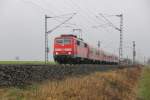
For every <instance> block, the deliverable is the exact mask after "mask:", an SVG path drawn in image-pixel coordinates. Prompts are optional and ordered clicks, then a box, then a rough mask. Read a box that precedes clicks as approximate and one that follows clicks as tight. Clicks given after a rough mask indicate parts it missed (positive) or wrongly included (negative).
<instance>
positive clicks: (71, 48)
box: [53, 34, 119, 65]
mask: <svg viewBox="0 0 150 100" xmlns="http://www.w3.org/2000/svg"><path fill="white" fill-rule="evenodd" d="M53 56H54V60H55V61H56V62H58V63H60V64H110V65H115V64H116V65H117V64H118V63H119V58H118V56H116V55H115V54H110V53H107V52H105V51H103V50H100V49H98V48H94V47H93V46H91V45H89V44H88V43H86V42H84V41H83V39H80V38H78V37H77V36H75V35H72V34H63V35H61V36H59V37H56V38H55V39H54V51H53Z"/></svg>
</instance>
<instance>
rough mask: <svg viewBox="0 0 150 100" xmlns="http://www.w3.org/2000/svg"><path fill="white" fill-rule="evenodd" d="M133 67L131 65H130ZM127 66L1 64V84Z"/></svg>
mask: <svg viewBox="0 0 150 100" xmlns="http://www.w3.org/2000/svg"><path fill="white" fill-rule="evenodd" d="M128 67H131V66H128ZM118 68H126V66H122V67H120V66H118V65H41V64H40V65H36V64H25V65H23V64H21V65H18V64H17V65H8V64H6V65H5V64H2V65H0V86H22V85H30V84H32V83H33V82H42V81H45V80H62V79H64V78H65V77H66V76H78V75H86V74H90V73H93V72H95V71H109V70H116V69H118Z"/></svg>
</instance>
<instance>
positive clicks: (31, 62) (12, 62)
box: [0, 61, 56, 65]
mask: <svg viewBox="0 0 150 100" xmlns="http://www.w3.org/2000/svg"><path fill="white" fill-rule="evenodd" d="M1 64H12V65H13V64H34V65H39V64H41V65H43V64H45V62H44V61H0V65H1ZM47 64H56V63H55V62H48V63H47Z"/></svg>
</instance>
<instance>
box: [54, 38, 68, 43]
mask: <svg viewBox="0 0 150 100" xmlns="http://www.w3.org/2000/svg"><path fill="white" fill-rule="evenodd" d="M56 43H57V44H71V39H67V38H64V39H56Z"/></svg>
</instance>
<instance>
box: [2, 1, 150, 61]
mask: <svg viewBox="0 0 150 100" xmlns="http://www.w3.org/2000/svg"><path fill="white" fill-rule="evenodd" d="M73 12H77V13H78V14H77V15H76V16H75V17H74V18H73V19H72V20H71V21H70V22H69V23H74V24H77V26H74V28H82V30H83V38H84V40H85V41H87V42H88V43H90V44H92V45H94V46H96V44H97V41H98V40H101V41H102V48H103V49H104V50H106V51H108V52H112V53H116V54H117V53H118V46H119V32H118V31H116V30H114V29H113V28H111V27H105V28H98V29H94V28H92V26H95V25H100V24H104V22H103V21H102V18H101V19H100V20H98V19H96V17H95V16H97V15H98V13H105V14H110V15H112V14H120V13H123V14H124V57H126V56H127V55H128V56H129V57H131V54H132V51H131V50H132V41H133V40H135V41H136V43H137V55H138V59H143V56H146V57H149V56H150V53H149V51H150V46H149V43H150V39H149V38H150V1H149V0H0V60H14V58H15V57H16V56H20V58H21V60H43V59H44V15H45V14H48V15H49V16H56V15H61V14H66V13H73ZM64 19H65V18H64ZM64 19H59V20H60V21H62V20H64ZM109 19H110V20H111V21H112V22H113V23H114V24H115V25H117V26H118V25H119V19H118V18H115V17H109ZM48 23H49V26H48V28H49V29H51V28H53V27H55V25H57V24H58V22H57V21H55V20H49V22H48ZM64 26H66V25H64ZM64 26H62V27H61V28H59V29H57V30H56V31H54V32H53V33H52V34H49V45H50V50H51V54H50V55H49V56H50V59H51V60H52V51H53V48H52V46H53V39H54V37H56V36H58V35H60V34H64V33H67V34H68V33H72V32H71V29H72V28H66V27H64Z"/></svg>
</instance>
